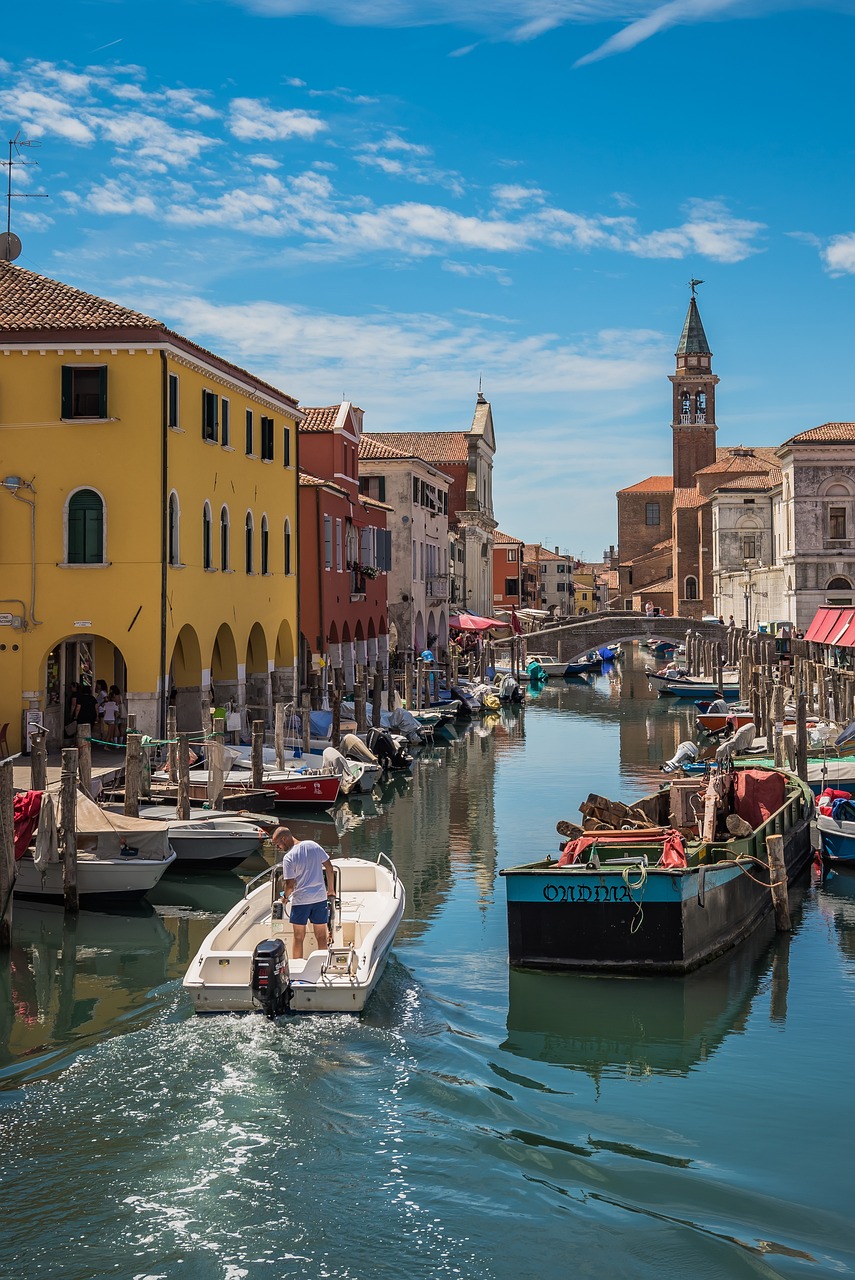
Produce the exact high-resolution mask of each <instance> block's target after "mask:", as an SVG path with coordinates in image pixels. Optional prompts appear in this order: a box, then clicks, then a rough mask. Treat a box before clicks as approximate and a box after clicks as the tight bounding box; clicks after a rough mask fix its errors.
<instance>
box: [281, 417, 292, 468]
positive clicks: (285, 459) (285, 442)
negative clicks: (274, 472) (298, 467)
mask: <svg viewBox="0 0 855 1280" xmlns="http://www.w3.org/2000/svg"><path fill="white" fill-rule="evenodd" d="M290 465H291V432H290V431H289V430H288V428H287V427H284V428H283V431H282V466H283V467H290Z"/></svg>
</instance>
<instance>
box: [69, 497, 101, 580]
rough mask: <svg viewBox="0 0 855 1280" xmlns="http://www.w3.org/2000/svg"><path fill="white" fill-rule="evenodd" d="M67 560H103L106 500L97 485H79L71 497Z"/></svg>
mask: <svg viewBox="0 0 855 1280" xmlns="http://www.w3.org/2000/svg"><path fill="white" fill-rule="evenodd" d="M66 533H67V538H68V550H67V556H66V563H67V564H103V563H104V560H105V556H104V501H103V499H102V497H101V495H100V494H99V493H96V492H95V490H94V489H78V490H77V492H76V493H73V494H72V495H71V497H70V498H69V500H68V511H67V525H66Z"/></svg>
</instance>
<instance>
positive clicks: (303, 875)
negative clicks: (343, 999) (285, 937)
mask: <svg viewBox="0 0 855 1280" xmlns="http://www.w3.org/2000/svg"><path fill="white" fill-rule="evenodd" d="M272 844H273V847H274V849H277V850H278V851H279V852H280V853H282V854H284V857H283V858H282V875H283V876H284V878H285V888H284V890H283V893H284V898H285V903H286V905H287V904H288V902H289V901H290V904H291V927H292V929H293V931H294V959H295V960H302V959H303V943H304V941H305V938H306V925H307V924H310V923H311V925H312V928H313V929H314V931H315V937H316V939H317V943H318V946H319V947H320V948H321V950H323V949H324V948H325V947H327V946H329V928H328V925H329V923H330V905H329V900H330V898H333V899H334V898H335V876H334V873H333V864H332V863H331V862H330V859H329V855H328V854H327V851H326V849H324V848H322V847H321V845H319V844H317V843H316V842H315V841H314V840H300V841H297V840H295V839H294V837H293V835H292V834H291V832H290V831H289V830H288V828H287V827H277V828H276V830H275V831H274V832H273V839H272Z"/></svg>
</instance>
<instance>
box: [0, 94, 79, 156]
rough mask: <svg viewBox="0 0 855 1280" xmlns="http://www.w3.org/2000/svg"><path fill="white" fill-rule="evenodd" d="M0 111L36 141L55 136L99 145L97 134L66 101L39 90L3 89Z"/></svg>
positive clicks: (0, 95)
mask: <svg viewBox="0 0 855 1280" xmlns="http://www.w3.org/2000/svg"><path fill="white" fill-rule="evenodd" d="M0 110H2V111H3V112H5V114H6V115H9V116H11V117H12V118H13V119H15V118H17V119H18V120H20V122H21V129H22V131H23V133H24V134H27V135H29V136H30V137H33V138H42V137H44V135H45V134H49V133H52V134H55V135H56V136H57V137H58V138H67V139H68V141H69V142H74V143H77V144H78V145H80V146H87V145H89V143H92V142H94V141H95V133H94V132H93V130H92V129H91V128H90V127H89V125H88V124H86V123H85V122H84V120H83V119H81V118H80V117H79V116H78V115H77V114H72V112H71V108H70V107H69V105H68V103H67V102H66V101H65V100H64V99H62V98H55V97H53V95H51V94H48V93H40V92H39V91H38V90H36V89H27V88H22V89H18V88H10V89H3V90H2V91H0Z"/></svg>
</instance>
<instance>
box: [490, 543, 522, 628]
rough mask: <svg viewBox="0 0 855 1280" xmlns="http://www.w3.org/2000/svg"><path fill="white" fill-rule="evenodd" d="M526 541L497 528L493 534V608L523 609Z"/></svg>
mask: <svg viewBox="0 0 855 1280" xmlns="http://www.w3.org/2000/svg"><path fill="white" fill-rule="evenodd" d="M524 556H525V543H524V542H523V541H522V540H521V539H520V538H512V537H511V536H510V534H507V533H502V532H501V530H500V529H496V531H495V533H494V534H493V609H494V610H496V609H504V610H510V609H522V608H523V604H524V597H523V573H524V568H525V565H524Z"/></svg>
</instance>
